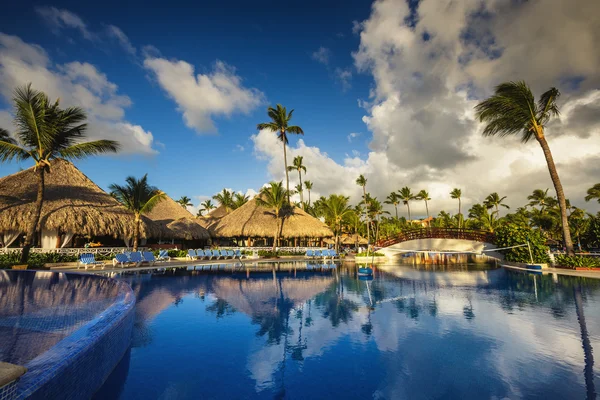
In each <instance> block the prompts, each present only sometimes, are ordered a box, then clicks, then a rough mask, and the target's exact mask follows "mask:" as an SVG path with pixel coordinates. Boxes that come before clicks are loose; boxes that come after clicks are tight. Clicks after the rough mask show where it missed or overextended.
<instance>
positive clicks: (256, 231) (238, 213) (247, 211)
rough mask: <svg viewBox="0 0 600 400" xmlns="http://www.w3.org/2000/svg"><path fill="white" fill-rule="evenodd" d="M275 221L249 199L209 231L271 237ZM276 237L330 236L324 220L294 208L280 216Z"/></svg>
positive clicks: (215, 233)
mask: <svg viewBox="0 0 600 400" xmlns="http://www.w3.org/2000/svg"><path fill="white" fill-rule="evenodd" d="M277 223H278V222H277V219H276V218H275V217H274V216H273V214H272V211H271V210H269V209H267V208H264V207H261V206H259V205H258V204H257V203H256V199H252V200H250V201H248V202H247V203H246V204H244V205H243V206H241V207H240V208H238V209H236V210H233V211H232V212H231V213H229V214H227V215H226V216H224V217H222V218H221V219H220V220H219V222H218V223H217V224H215V225H213V226H211V228H210V230H211V233H212V234H213V236H215V237H225V238H272V237H273V234H274V232H275V229H276V228H277ZM279 236H280V237H281V238H283V239H292V238H294V239H300V238H304V239H308V238H324V237H331V236H333V232H332V231H331V229H329V227H328V226H327V225H325V223H323V222H321V221H320V220H318V219H317V218H315V217H313V216H311V215H309V214H308V213H306V212H305V211H304V210H302V209H300V208H298V207H294V208H293V209H292V210H291V212H290V213H289V214H288V215H287V216H286V217H285V218H284V219H283V224H282V226H281V231H280V234H279ZM296 242H297V240H296ZM296 244H297V243H296Z"/></svg>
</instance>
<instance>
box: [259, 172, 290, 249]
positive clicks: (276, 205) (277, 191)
mask: <svg viewBox="0 0 600 400" xmlns="http://www.w3.org/2000/svg"><path fill="white" fill-rule="evenodd" d="M287 197H288V196H287V193H286V190H285V189H284V188H283V184H282V183H281V182H270V183H269V185H268V186H264V187H263V188H262V189H261V190H260V193H259V195H258V196H257V197H256V204H257V205H259V206H260V207H265V208H269V209H271V212H270V214H271V215H272V216H273V218H275V219H276V220H277V223H276V229H275V232H274V233H273V252H275V251H276V250H277V243H278V242H279V234H280V232H281V228H282V222H283V218H284V212H285V208H286V206H288V205H289V202H288V201H287Z"/></svg>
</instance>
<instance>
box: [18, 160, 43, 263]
mask: <svg viewBox="0 0 600 400" xmlns="http://www.w3.org/2000/svg"><path fill="white" fill-rule="evenodd" d="M44 173H45V171H44V166H40V167H39V169H38V170H37V177H38V190H37V197H36V199H35V209H34V211H33V215H32V216H31V219H30V220H29V225H28V226H27V236H26V237H25V242H24V243H23V251H22V252H21V261H20V262H21V264H26V263H27V260H28V259H29V251H30V250H31V247H32V246H33V243H34V238H35V234H36V232H37V230H38V225H39V223H40V217H41V215H42V206H43V205H44V190H45V176H44Z"/></svg>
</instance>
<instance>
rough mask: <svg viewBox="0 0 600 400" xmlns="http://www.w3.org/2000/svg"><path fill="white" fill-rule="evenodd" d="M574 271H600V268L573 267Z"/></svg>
mask: <svg viewBox="0 0 600 400" xmlns="http://www.w3.org/2000/svg"><path fill="white" fill-rule="evenodd" d="M575 271H600V268H587V267H575Z"/></svg>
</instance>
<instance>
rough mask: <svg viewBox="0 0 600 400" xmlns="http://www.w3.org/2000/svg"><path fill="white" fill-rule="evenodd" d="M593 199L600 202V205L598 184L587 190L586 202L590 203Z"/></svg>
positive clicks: (599, 185) (599, 184) (599, 187)
mask: <svg viewBox="0 0 600 400" xmlns="http://www.w3.org/2000/svg"><path fill="white" fill-rule="evenodd" d="M592 199H596V200H598V203H600V183H596V184H595V185H594V186H592V187H591V188H589V189H588V190H587V196H585V201H590V200H592Z"/></svg>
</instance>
